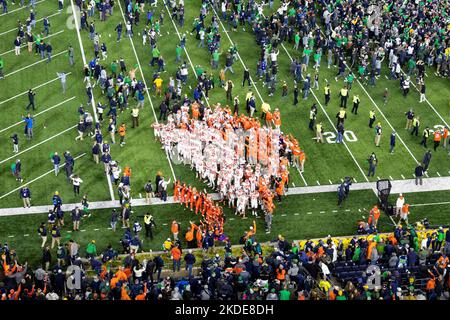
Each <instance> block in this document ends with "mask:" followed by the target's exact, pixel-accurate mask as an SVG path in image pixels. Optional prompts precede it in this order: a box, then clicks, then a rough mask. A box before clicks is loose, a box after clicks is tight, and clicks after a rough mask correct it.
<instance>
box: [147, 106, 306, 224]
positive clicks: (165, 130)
mask: <svg viewBox="0 0 450 320" xmlns="http://www.w3.org/2000/svg"><path fill="white" fill-rule="evenodd" d="M190 109H192V112H191V113H192V117H191V116H190V113H189V111H190ZM152 126H153V128H154V130H155V131H154V132H155V137H156V138H157V139H159V140H160V141H161V143H162V144H163V145H164V148H165V150H166V152H167V154H168V155H169V156H170V157H172V158H173V157H175V156H176V157H178V159H180V160H181V162H182V163H183V164H185V165H190V166H191V169H195V171H196V174H197V177H198V178H200V179H203V180H204V181H205V182H207V183H208V184H209V186H210V187H211V188H213V189H216V190H218V192H219V193H220V196H221V199H222V200H223V201H224V200H225V199H227V200H228V205H229V206H230V207H231V206H232V207H236V214H239V215H240V216H242V217H243V218H245V217H246V209H247V208H250V209H251V211H252V214H253V215H254V216H257V215H258V209H262V210H263V212H265V213H266V214H270V215H271V214H272V213H273V210H274V208H275V205H274V203H273V198H274V197H275V196H277V198H278V200H279V201H281V196H282V195H284V194H285V191H286V190H287V189H288V182H289V167H290V166H291V165H294V163H295V165H297V166H300V167H301V168H303V164H304V161H305V156H304V152H303V151H302V150H301V149H300V147H299V145H298V142H297V140H296V139H294V138H293V137H288V136H285V135H283V133H282V132H281V131H280V130H279V128H277V126H276V127H275V129H274V128H272V125H271V123H266V125H265V126H261V124H260V122H259V120H258V119H256V118H250V117H247V116H245V115H240V116H238V115H236V114H234V115H233V114H232V112H231V110H230V109H229V108H228V106H226V107H225V108H224V107H222V106H221V105H220V104H217V105H215V106H213V108H211V109H210V108H204V109H202V112H200V111H199V105H198V103H197V102H194V103H192V104H191V105H189V103H185V104H184V105H183V106H182V107H181V110H179V111H178V112H177V113H176V114H171V115H169V117H168V121H167V124H153V125H152ZM271 190H275V192H273V191H271ZM175 192H178V191H175Z"/></svg>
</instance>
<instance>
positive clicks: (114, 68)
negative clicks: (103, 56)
mask: <svg viewBox="0 0 450 320" xmlns="http://www.w3.org/2000/svg"><path fill="white" fill-rule="evenodd" d="M111 73H112V75H113V77H114V78H117V60H113V62H111Z"/></svg>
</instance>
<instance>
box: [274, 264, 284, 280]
mask: <svg viewBox="0 0 450 320" xmlns="http://www.w3.org/2000/svg"><path fill="white" fill-rule="evenodd" d="M276 272H277V279H278V280H280V282H283V281H284V280H285V279H286V269H284V267H283V265H282V264H280V265H279V266H278V268H277V270H276Z"/></svg>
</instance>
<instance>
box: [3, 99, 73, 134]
mask: <svg viewBox="0 0 450 320" xmlns="http://www.w3.org/2000/svg"><path fill="white" fill-rule="evenodd" d="M75 98H76V96H73V97H71V98H69V99H66V100H64V101H63V102H60V103H58V104H55V105H54V106H52V107H50V108H47V109H44V110H42V111H41V112H38V113H36V114H35V115H33V117H34V118H36V117H37V116H39V115H41V114H43V113H46V112H47V111H50V110H52V109H54V108H57V107H59V106H61V105H63V104H64V103H66V102H68V101H71V100H73V99H75ZM21 123H23V121H19V122H16V123H14V124H12V125H10V126H9V127H6V128H3V129H1V130H0V133H2V132H4V131H6V130H9V129H11V128H13V127H15V126H17V125H19V124H21Z"/></svg>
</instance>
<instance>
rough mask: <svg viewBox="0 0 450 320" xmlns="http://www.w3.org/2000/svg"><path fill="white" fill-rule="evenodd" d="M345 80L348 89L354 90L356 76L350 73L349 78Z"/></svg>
mask: <svg viewBox="0 0 450 320" xmlns="http://www.w3.org/2000/svg"><path fill="white" fill-rule="evenodd" d="M345 80H346V81H347V88H348V89H349V90H351V89H352V84H353V81H354V80H355V75H354V74H353V72H350V73H349V74H348V75H347V78H346V79H345Z"/></svg>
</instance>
